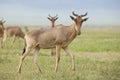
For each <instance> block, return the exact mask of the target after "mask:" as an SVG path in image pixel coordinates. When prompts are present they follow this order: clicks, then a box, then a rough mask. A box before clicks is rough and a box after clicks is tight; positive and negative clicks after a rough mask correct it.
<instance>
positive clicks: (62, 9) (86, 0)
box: [0, 0, 120, 26]
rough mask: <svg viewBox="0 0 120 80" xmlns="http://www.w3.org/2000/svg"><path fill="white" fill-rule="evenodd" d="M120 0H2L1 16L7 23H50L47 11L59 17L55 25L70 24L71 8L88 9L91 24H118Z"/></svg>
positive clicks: (73, 9) (88, 23) (88, 22)
mask: <svg viewBox="0 0 120 80" xmlns="http://www.w3.org/2000/svg"><path fill="white" fill-rule="evenodd" d="M119 3H120V0H0V19H1V18H4V20H6V23H5V25H24V26H25V25H36V26H39V25H45V26H46V25H48V26H49V25H50V22H49V21H48V19H47V16H48V14H50V15H51V16H55V15H56V14H58V17H59V19H58V20H57V21H56V24H64V25H70V24H72V20H71V19H70V18H69V16H70V15H72V14H71V12H72V11H75V12H76V13H78V14H84V13H85V12H88V17H89V20H88V21H87V23H86V24H85V25H90V26H93V25H94V26H119V25H120V19H119V18H120V5H119Z"/></svg>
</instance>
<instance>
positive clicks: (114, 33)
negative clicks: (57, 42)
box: [0, 27, 120, 80]
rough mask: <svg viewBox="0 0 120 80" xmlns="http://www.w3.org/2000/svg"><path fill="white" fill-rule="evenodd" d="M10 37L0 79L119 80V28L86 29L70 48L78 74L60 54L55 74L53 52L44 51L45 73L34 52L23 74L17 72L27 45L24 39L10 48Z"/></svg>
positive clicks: (0, 59)
mask: <svg viewBox="0 0 120 80" xmlns="http://www.w3.org/2000/svg"><path fill="white" fill-rule="evenodd" d="M11 40H12V39H11V38H8V40H7V45H6V47H5V48H4V49H2V48H0V80H120V28H119V27H85V28H83V29H82V34H81V36H78V37H77V38H76V39H75V40H74V41H73V42H72V43H71V44H70V46H69V48H70V50H71V52H73V53H74V55H75V63H76V71H72V70H71V59H70V58H69V56H66V54H65V52H64V51H62V52H61V61H60V64H59V70H58V72H57V73H56V72H55V71H54V67H55V57H51V56H50V50H43V49H42V50H41V51H40V53H41V54H40V55H39V57H38V62H39V65H40V67H41V69H42V72H43V73H42V74H41V73H39V72H38V71H37V69H36V67H35V66H34V64H33V61H32V57H33V56H32V55H33V51H32V52H31V53H30V54H29V56H27V57H26V58H25V60H24V63H23V66H22V74H18V73H17V67H18V64H19V58H20V55H21V52H22V49H23V46H24V42H23V40H22V39H18V40H16V42H15V43H14V45H13V47H11V45H10V44H11Z"/></svg>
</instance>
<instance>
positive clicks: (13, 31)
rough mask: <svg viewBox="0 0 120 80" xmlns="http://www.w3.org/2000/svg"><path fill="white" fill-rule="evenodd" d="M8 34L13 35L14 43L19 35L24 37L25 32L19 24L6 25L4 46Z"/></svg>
mask: <svg viewBox="0 0 120 80" xmlns="http://www.w3.org/2000/svg"><path fill="white" fill-rule="evenodd" d="M8 36H10V37H13V42H12V43H14V42H15V39H16V38H17V37H20V38H22V39H24V36H25V34H24V33H23V32H22V30H21V28H20V27H18V26H9V27H6V28H5V29H4V36H3V45H2V47H4V46H5V42H6V39H7V37H8Z"/></svg>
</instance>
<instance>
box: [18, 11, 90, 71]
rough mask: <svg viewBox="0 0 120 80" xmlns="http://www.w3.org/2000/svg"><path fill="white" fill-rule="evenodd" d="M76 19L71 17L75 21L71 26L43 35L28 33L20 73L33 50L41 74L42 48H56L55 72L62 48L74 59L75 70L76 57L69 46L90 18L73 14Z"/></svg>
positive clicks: (57, 28)
mask: <svg viewBox="0 0 120 80" xmlns="http://www.w3.org/2000/svg"><path fill="white" fill-rule="evenodd" d="M72 14H73V15H74V16H76V18H74V17H73V16H70V18H71V19H72V20H73V21H74V23H73V24H72V25H70V26H66V27H65V26H62V25H60V26H59V27H55V28H52V29H49V30H47V31H45V32H43V33H39V30H36V31H31V32H28V33H27V34H26V35H25V48H24V50H23V53H22V56H21V58H20V63H19V67H18V72H19V73H21V67H22V64H23V60H24V58H25V57H26V56H27V55H28V54H29V53H30V51H31V50H32V49H35V54H34V58H33V60H34V63H35V65H36V66H37V68H38V69H39V71H40V72H41V69H40V67H39V65H38V63H37V61H36V60H37V56H38V52H39V50H40V49H41V48H43V49H51V48H56V66H55V71H57V70H58V64H59V61H60V50H61V48H62V49H64V51H65V52H66V53H67V54H68V55H69V56H70V57H71V58H72V69H73V70H75V62H74V56H73V54H72V53H71V52H70V51H69V49H68V45H69V44H70V43H71V42H72V41H73V40H74V39H75V37H76V36H77V35H80V33H81V27H82V23H83V22H84V21H86V20H87V19H88V18H85V19H82V17H84V16H86V15H87V13H86V14H84V15H78V14H75V13H74V12H72Z"/></svg>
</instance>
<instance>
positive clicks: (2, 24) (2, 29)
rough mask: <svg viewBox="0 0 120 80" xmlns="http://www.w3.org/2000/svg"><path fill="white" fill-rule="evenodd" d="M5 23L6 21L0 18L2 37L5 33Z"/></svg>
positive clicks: (0, 35)
mask: <svg viewBox="0 0 120 80" xmlns="http://www.w3.org/2000/svg"><path fill="white" fill-rule="evenodd" d="M4 23H5V21H3V19H2V20H0V37H3V34H4Z"/></svg>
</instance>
